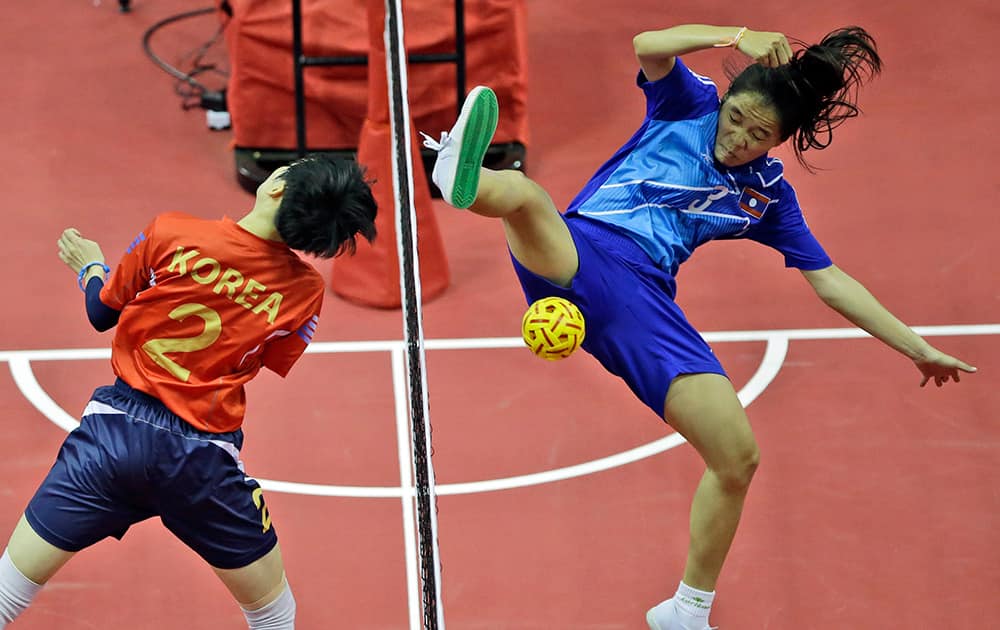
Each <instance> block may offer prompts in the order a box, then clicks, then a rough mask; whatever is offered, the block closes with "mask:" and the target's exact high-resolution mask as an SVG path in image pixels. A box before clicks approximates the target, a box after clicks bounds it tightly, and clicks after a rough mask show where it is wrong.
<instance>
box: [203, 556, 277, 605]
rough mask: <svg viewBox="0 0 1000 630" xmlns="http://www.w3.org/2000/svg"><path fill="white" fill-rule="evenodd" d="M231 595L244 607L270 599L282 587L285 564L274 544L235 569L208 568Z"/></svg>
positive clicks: (275, 596) (261, 603)
mask: <svg viewBox="0 0 1000 630" xmlns="http://www.w3.org/2000/svg"><path fill="white" fill-rule="evenodd" d="M212 569H213V570H214V571H215V574H216V575H218V576H219V579H220V580H222V583H223V584H225V585H226V588H228V589H229V592H230V593H232V594H233V598H234V599H235V600H236V601H237V603H239V605H240V606H242V607H243V608H245V609H247V610H256V609H258V608H263V607H264V606H267V605H268V604H270V603H271V602H273V601H274V600H275V599H276V598H277V597H278V595H280V594H281V591H282V590H283V589H284V587H285V564H284V562H283V561H282V559H281V548H280V547H279V546H278V545H275V546H274V548H273V549H271V551H269V552H267V554H265V555H264V556H263V557H261V558H260V559H258V560H256V561H254V562H251V563H250V564H248V565H247V566H245V567H240V568H238V569H220V568H218V567H212Z"/></svg>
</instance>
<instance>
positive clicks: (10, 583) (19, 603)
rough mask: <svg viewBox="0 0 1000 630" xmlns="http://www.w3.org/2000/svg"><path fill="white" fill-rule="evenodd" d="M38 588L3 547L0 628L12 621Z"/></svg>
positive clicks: (1, 558) (0, 557)
mask: <svg viewBox="0 0 1000 630" xmlns="http://www.w3.org/2000/svg"><path fill="white" fill-rule="evenodd" d="M40 590H42V586H41V585H40V584H35V583H34V582H32V581H31V580H29V579H28V578H26V577H24V574H22V573H21V572H20V571H18V570H17V567H15V566H14V563H13V562H11V561H10V556H9V555H8V554H7V550H6V549H4V550H3V556H0V630H2V629H3V628H6V627H7V624H8V623H10V622H12V621H14V619H16V618H17V616H18V615H20V614H21V612H22V611H24V609H25V608H27V607H28V605H29V604H31V600H32V599H34V598H35V595H37V594H38V591H40Z"/></svg>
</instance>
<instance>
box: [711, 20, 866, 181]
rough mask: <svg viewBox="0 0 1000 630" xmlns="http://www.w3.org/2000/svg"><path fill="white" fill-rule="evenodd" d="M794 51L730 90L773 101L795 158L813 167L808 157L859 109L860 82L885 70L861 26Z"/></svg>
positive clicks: (750, 71)
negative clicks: (788, 58) (785, 60)
mask: <svg viewBox="0 0 1000 630" xmlns="http://www.w3.org/2000/svg"><path fill="white" fill-rule="evenodd" d="M796 43H797V44H799V45H800V46H804V48H802V49H800V50H798V51H796V52H795V54H794V56H793V58H792V60H791V61H790V63H788V64H785V65H782V66H779V67H777V68H767V67H764V66H762V65H760V64H756V63H755V64H752V65H750V66H748V67H747V68H746V69H744V70H743V71H742V72H740V73H739V74H738V75H736V77H735V78H733V74H735V72H734V71H733V69H732V68H727V73H728V74H729V75H730V78H731V79H732V83H731V84H730V86H729V94H738V93H741V92H753V93H757V94H759V95H761V96H762V97H763V98H764V99H765V100H766V101H767V102H768V104H770V105H772V106H773V107H774V108H775V110H776V112H777V114H778V119H779V121H780V125H781V139H782V141H784V140H786V139H788V138H789V137H793V138H794V142H793V146H794V149H795V157H796V158H797V159H798V160H799V163H801V164H802V165H803V166H805V167H806V168H807V169H809V170H810V171H811V170H812V168H811V167H810V165H809V163H808V162H806V160H805V158H804V157H803V155H802V154H803V153H804V152H805V151H807V150H809V149H825V148H826V147H828V146H830V143H831V142H832V141H833V130H834V128H835V127H838V126H839V125H840V124H841V123H843V122H844V121H845V120H847V119H848V118H854V117H855V116H857V115H858V114H859V113H860V111H861V110H860V109H859V108H858V105H857V102H858V99H857V92H858V88H859V87H860V85H861V84H862V83H864V82H866V81H868V80H870V79H872V78H873V77H874V76H875V75H877V74H878V73H879V72H880V71H881V70H882V59H881V57H879V55H878V50H877V48H876V46H875V40H874V39H873V38H872V36H871V35H869V34H868V32H867V31H865V29H863V28H861V27H860V26H846V27H844V28H840V29H837V30H835V31H833V32H831V33H829V34H828V35H827V36H826V37H824V38H823V40H822V41H821V42H820V43H818V44H813V45H811V46H805V44H803V43H802V42H796Z"/></svg>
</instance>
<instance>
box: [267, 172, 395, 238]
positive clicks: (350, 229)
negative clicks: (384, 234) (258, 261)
mask: <svg viewBox="0 0 1000 630" xmlns="http://www.w3.org/2000/svg"><path fill="white" fill-rule="evenodd" d="M280 177H281V179H283V180H284V181H285V191H284V193H283V194H282V197H281V203H280V204H279V205H278V212H277V215H276V216H275V219H274V225H275V227H276V228H277V229H278V234H280V235H281V238H282V240H284V241H285V243H286V244H287V245H288V246H289V247H291V248H292V249H295V250H299V251H302V252H306V253H307V254H312V255H314V256H319V257H320V258H332V257H334V256H339V255H340V254H343V253H344V252H348V253H351V254H353V253H354V252H355V251H356V249H357V242H356V241H355V238H356V236H357V235H358V234H360V235H361V236H363V237H365V238H366V239H367V240H368V242H371V241H372V240H373V239H374V238H375V214H376V212H377V211H378V204H377V203H376V202H375V197H374V195H373V194H372V190H371V183H372V182H369V181H368V180H366V179H365V169H364V167H362V166H361V165H360V164H358V163H357V162H354V161H352V160H347V159H343V158H339V157H334V156H331V155H325V154H322V153H314V154H310V155H307V156H305V157H303V158H301V159H299V160H296V161H295V162H292V163H291V164H290V165H289V167H288V170H286V171H285V172H284V173H283V174H282V175H281V176H280Z"/></svg>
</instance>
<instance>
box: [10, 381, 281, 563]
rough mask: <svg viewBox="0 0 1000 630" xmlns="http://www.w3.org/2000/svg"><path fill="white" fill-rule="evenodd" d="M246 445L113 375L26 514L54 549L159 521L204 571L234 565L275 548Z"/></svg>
mask: <svg viewBox="0 0 1000 630" xmlns="http://www.w3.org/2000/svg"><path fill="white" fill-rule="evenodd" d="M242 445H243V432H242V431H240V430H237V431H234V432H232V433H205V432H203V431H199V430H198V429H195V428H194V427H192V426H191V425H190V424H188V423H187V422H185V421H184V420H182V419H181V418H179V417H178V416H176V415H175V414H173V413H172V412H171V411H170V410H168V409H167V408H166V407H165V406H164V405H163V403H161V402H160V401H158V400H157V399H155V398H153V397H152V396H149V395H147V394H144V393H142V392H140V391H138V390H135V389H133V388H131V387H129V386H128V385H127V384H126V383H125V382H124V381H122V380H121V379H119V380H118V381H117V382H116V383H115V384H114V385H113V386H111V387H99V388H98V389H97V390H96V391H95V392H94V396H93V398H92V399H91V400H90V402H89V404H88V405H87V408H86V409H85V410H84V412H83V418H82V422H81V423H80V426H79V427H78V428H77V429H75V430H73V431H72V432H70V434H69V436H67V438H66V440H65V442H63V445H62V448H61V449H60V450H59V455H58V457H57V458H56V463H55V465H53V466H52V470H50V471H49V474H48V476H47V477H46V478H45V480H44V481H43V482H42V485H41V486H40V487H39V488H38V491H37V492H36V493H35V496H34V497H32V499H31V501H30V502H29V503H28V507H27V509H26V510H25V517H26V518H27V520H28V523H29V524H30V525H31V527H32V529H34V530H35V532H37V533H38V535H39V536H41V537H42V538H44V539H45V540H46V541H48V542H49V543H50V544H52V545H55V546H56V547H58V548H60V549H63V550H65V551H79V550H81V549H83V548H85V547H88V546H90V545H92V544H94V543H96V542H98V541H99V540H102V539H104V538H106V537H108V536H114V537H115V538H119V539H120V538H121V537H122V536H124V535H125V532H126V531H127V530H128V528H129V527H130V526H131V525H132V524H133V523H138V522H139V521H142V520H145V519H147V518H150V517H151V516H159V517H160V520H161V521H163V524H164V525H166V527H167V529H169V530H170V531H171V532H173V533H174V535H176V536H177V537H178V538H179V539H181V541H183V542H184V543H185V544H186V545H187V546H189V547H191V549H193V550H194V551H195V552H196V553H197V554H198V555H200V556H201V557H202V558H204V559H205V560H206V561H207V562H208V563H209V564H210V565H212V566H213V567H217V568H220V569H237V568H240V567H243V566H246V565H248V564H250V563H251V562H254V561H255V560H258V559H260V558H261V557H263V556H264V555H265V554H267V553H268V552H269V551H271V549H272V548H274V545H275V544H276V543H277V542H278V538H277V535H276V534H275V531H274V527H273V526H272V525H271V521H270V516H269V515H268V512H267V508H266V506H265V505H264V498H263V496H262V494H261V490H260V485H259V484H258V483H257V482H256V481H255V480H253V479H251V478H249V477H247V476H246V474H244V472H243V465H242V463H241V462H240V461H239V449H240V447H241V446H242Z"/></svg>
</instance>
